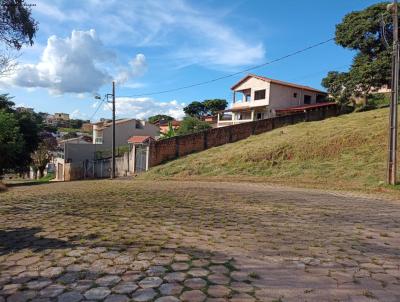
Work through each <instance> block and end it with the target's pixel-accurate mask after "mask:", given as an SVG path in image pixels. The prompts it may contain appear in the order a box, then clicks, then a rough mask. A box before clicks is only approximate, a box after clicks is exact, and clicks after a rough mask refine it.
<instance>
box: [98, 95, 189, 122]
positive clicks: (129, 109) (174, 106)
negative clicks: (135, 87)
mask: <svg viewBox="0 0 400 302" xmlns="http://www.w3.org/2000/svg"><path fill="white" fill-rule="evenodd" d="M184 106H185V104H184V103H179V102H178V101H176V100H173V101H169V102H159V101H157V100H154V99H152V98H147V97H143V98H129V97H120V98H118V97H117V98H116V100H115V108H116V114H117V115H118V116H124V117H132V118H138V119H145V118H147V117H149V116H152V115H156V114H167V115H170V116H172V117H174V118H182V117H183V116H184V113H183V107H184ZM104 109H105V110H109V108H108V107H107V108H104Z"/></svg>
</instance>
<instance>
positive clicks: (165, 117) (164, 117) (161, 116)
mask: <svg viewBox="0 0 400 302" xmlns="http://www.w3.org/2000/svg"><path fill="white" fill-rule="evenodd" d="M147 120H148V121H149V123H151V124H154V123H155V122H157V121H161V120H163V121H168V122H171V121H173V120H175V119H174V118H173V117H172V116H169V115H166V114H156V115H153V116H150V117H149V118H148V119H147Z"/></svg>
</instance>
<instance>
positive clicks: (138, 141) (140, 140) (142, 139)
mask: <svg viewBox="0 0 400 302" xmlns="http://www.w3.org/2000/svg"><path fill="white" fill-rule="evenodd" d="M149 140H154V138H152V137H151V136H139V135H138V136H131V137H130V138H129V139H128V143H131V144H143V143H146V142H148V141H149Z"/></svg>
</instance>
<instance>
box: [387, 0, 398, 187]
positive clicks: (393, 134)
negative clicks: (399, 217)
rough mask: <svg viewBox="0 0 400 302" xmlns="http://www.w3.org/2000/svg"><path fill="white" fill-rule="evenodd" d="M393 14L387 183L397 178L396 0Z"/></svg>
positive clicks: (391, 183)
mask: <svg viewBox="0 0 400 302" xmlns="http://www.w3.org/2000/svg"><path fill="white" fill-rule="evenodd" d="M390 9H391V12H392V16H393V53H392V95H391V96H392V98H391V101H390V116H389V150H388V151H389V154H388V169H387V183H388V184H390V185H395V184H396V178H397V154H396V152H397V103H398V100H399V24H398V23H399V20H398V7H397V0H394V1H393V6H392V7H390Z"/></svg>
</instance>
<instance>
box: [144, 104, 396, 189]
mask: <svg viewBox="0 0 400 302" xmlns="http://www.w3.org/2000/svg"><path fill="white" fill-rule="evenodd" d="M387 125H388V110H387V109H380V110H374V111H369V112H362V113H353V114H349V115H345V116H340V117H336V118H330V119H327V120H324V121H319V122H310V123H301V124H297V125H291V126H287V127H284V128H280V129H275V130H274V131H271V132H268V133H264V134H260V135H256V136H252V137H250V138H248V139H246V140H243V141H239V142H236V143H233V144H228V145H224V146H221V147H217V148H212V149H209V150H206V151H203V152H199V153H196V154H192V155H189V156H186V157H184V158H181V159H178V160H175V161H171V162H169V163H166V164H164V165H160V166H158V167H155V168H153V169H151V171H150V172H149V173H147V174H146V175H145V176H143V177H144V178H148V179H159V178H160V177H162V178H173V179H197V180H198V179H212V178H216V179H224V180H227V179H229V180H237V181H242V180H245V181H249V180H252V181H268V182H274V183H281V184H285V185H286V184H289V185H294V186H307V187H310V186H311V187H318V188H329V189H345V190H362V191H368V192H389V193H390V194H394V195H396V196H397V195H398V196H400V191H399V190H398V189H399V188H395V189H394V190H393V189H390V188H388V187H386V186H385V185H384V180H385V170H386V155H387V136H388V127H387Z"/></svg>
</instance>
